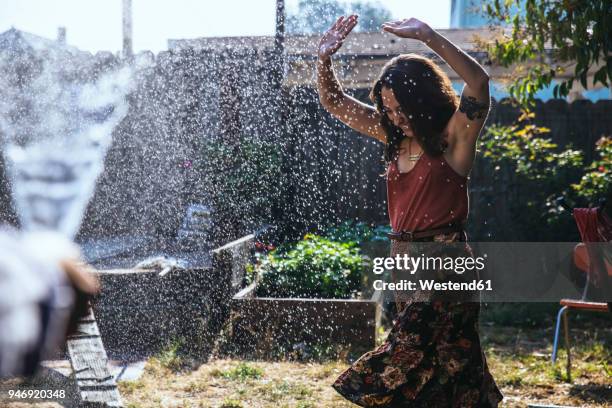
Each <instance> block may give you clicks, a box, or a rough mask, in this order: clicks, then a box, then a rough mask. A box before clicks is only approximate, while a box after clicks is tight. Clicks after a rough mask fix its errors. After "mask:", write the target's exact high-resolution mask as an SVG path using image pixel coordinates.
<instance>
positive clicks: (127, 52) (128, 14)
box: [123, 0, 133, 59]
mask: <svg viewBox="0 0 612 408" xmlns="http://www.w3.org/2000/svg"><path fill="white" fill-rule="evenodd" d="M132 55H133V51H132V0H123V58H126V59H130V58H132Z"/></svg>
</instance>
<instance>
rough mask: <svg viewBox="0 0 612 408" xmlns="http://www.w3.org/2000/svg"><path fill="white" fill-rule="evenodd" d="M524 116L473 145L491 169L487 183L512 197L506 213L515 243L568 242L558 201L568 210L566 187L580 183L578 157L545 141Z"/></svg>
mask: <svg viewBox="0 0 612 408" xmlns="http://www.w3.org/2000/svg"><path fill="white" fill-rule="evenodd" d="M533 119H534V114H533V113H524V114H523V115H521V117H520V118H519V119H518V121H517V122H516V123H515V124H514V125H511V126H502V125H499V124H493V125H491V126H489V127H487V129H486V132H484V134H483V135H482V137H481V138H480V140H479V146H478V147H479V151H480V153H481V155H482V157H483V158H484V160H485V161H486V162H488V166H490V168H492V170H493V173H492V181H493V183H495V184H503V186H504V188H506V189H507V190H508V193H509V194H512V196H513V197H514V198H513V200H511V201H510V202H509V203H508V209H509V211H510V216H511V218H512V220H514V221H513V229H514V230H515V231H516V236H515V237H514V239H515V240H518V241H555V240H559V239H560V238H561V239H570V238H571V234H572V233H574V231H575V227H574V223H573V220H572V219H571V217H570V216H569V215H568V214H567V212H566V211H565V209H564V208H563V207H562V206H560V205H559V200H561V199H563V201H565V202H566V203H567V204H568V205H573V204H574V202H575V200H574V196H575V194H574V193H573V191H572V190H571V185H572V183H574V182H576V181H578V180H580V174H581V173H582V171H583V159H584V158H583V153H582V151H580V150H575V149H572V147H571V146H566V147H563V148H562V147H560V146H558V145H557V144H556V143H554V142H552V140H551V139H550V138H547V137H545V136H546V135H548V134H549V133H550V129H547V128H544V127H538V126H536V125H534V124H533V123H531V122H532V120H533Z"/></svg>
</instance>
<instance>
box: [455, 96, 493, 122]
mask: <svg viewBox="0 0 612 408" xmlns="http://www.w3.org/2000/svg"><path fill="white" fill-rule="evenodd" d="M459 110H460V111H461V112H463V113H465V114H466V116H467V117H468V119H469V120H474V119H482V118H484V117H486V116H487V113H488V112H489V104H488V103H484V102H478V101H477V100H476V98H474V97H473V96H464V95H461V101H459Z"/></svg>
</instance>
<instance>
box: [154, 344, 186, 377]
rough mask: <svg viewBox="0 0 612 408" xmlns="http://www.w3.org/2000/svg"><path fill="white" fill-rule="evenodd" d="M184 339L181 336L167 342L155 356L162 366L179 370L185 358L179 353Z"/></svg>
mask: <svg viewBox="0 0 612 408" xmlns="http://www.w3.org/2000/svg"><path fill="white" fill-rule="evenodd" d="M184 344H185V340H184V339H182V338H179V339H176V340H173V341H171V342H169V343H168V344H167V345H166V347H164V348H163V349H162V350H161V351H160V352H159V354H158V355H157V356H156V358H157V360H158V361H159V364H160V365H161V366H162V367H165V368H167V369H168V370H172V371H180V370H181V369H183V368H184V367H185V364H186V363H185V360H184V358H183V356H182V355H181V350H182V349H183V347H184Z"/></svg>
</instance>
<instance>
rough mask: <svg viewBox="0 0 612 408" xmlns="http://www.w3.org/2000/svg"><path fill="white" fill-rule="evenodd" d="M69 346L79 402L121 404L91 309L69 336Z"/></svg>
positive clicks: (98, 404) (87, 403)
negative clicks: (74, 331)
mask: <svg viewBox="0 0 612 408" xmlns="http://www.w3.org/2000/svg"><path fill="white" fill-rule="evenodd" d="M66 346H67V350H68V356H69V358H70V364H71V366H72V371H73V373H74V378H75V381H76V385H77V388H78V392H79V395H80V397H81V404H80V406H82V407H122V406H123V404H122V402H121V396H120V395H119V389H118V388H117V383H116V381H115V378H114V377H113V375H112V374H111V372H110V370H109V368H108V357H107V355H106V350H104V345H103V344H102V338H101V337H100V331H99V330H98V323H96V319H95V317H94V314H93V312H92V310H91V309H89V313H88V315H87V316H85V317H84V318H82V319H81V320H80V321H79V324H78V327H77V330H76V333H75V334H73V335H72V336H70V337H68V340H67V342H66Z"/></svg>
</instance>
